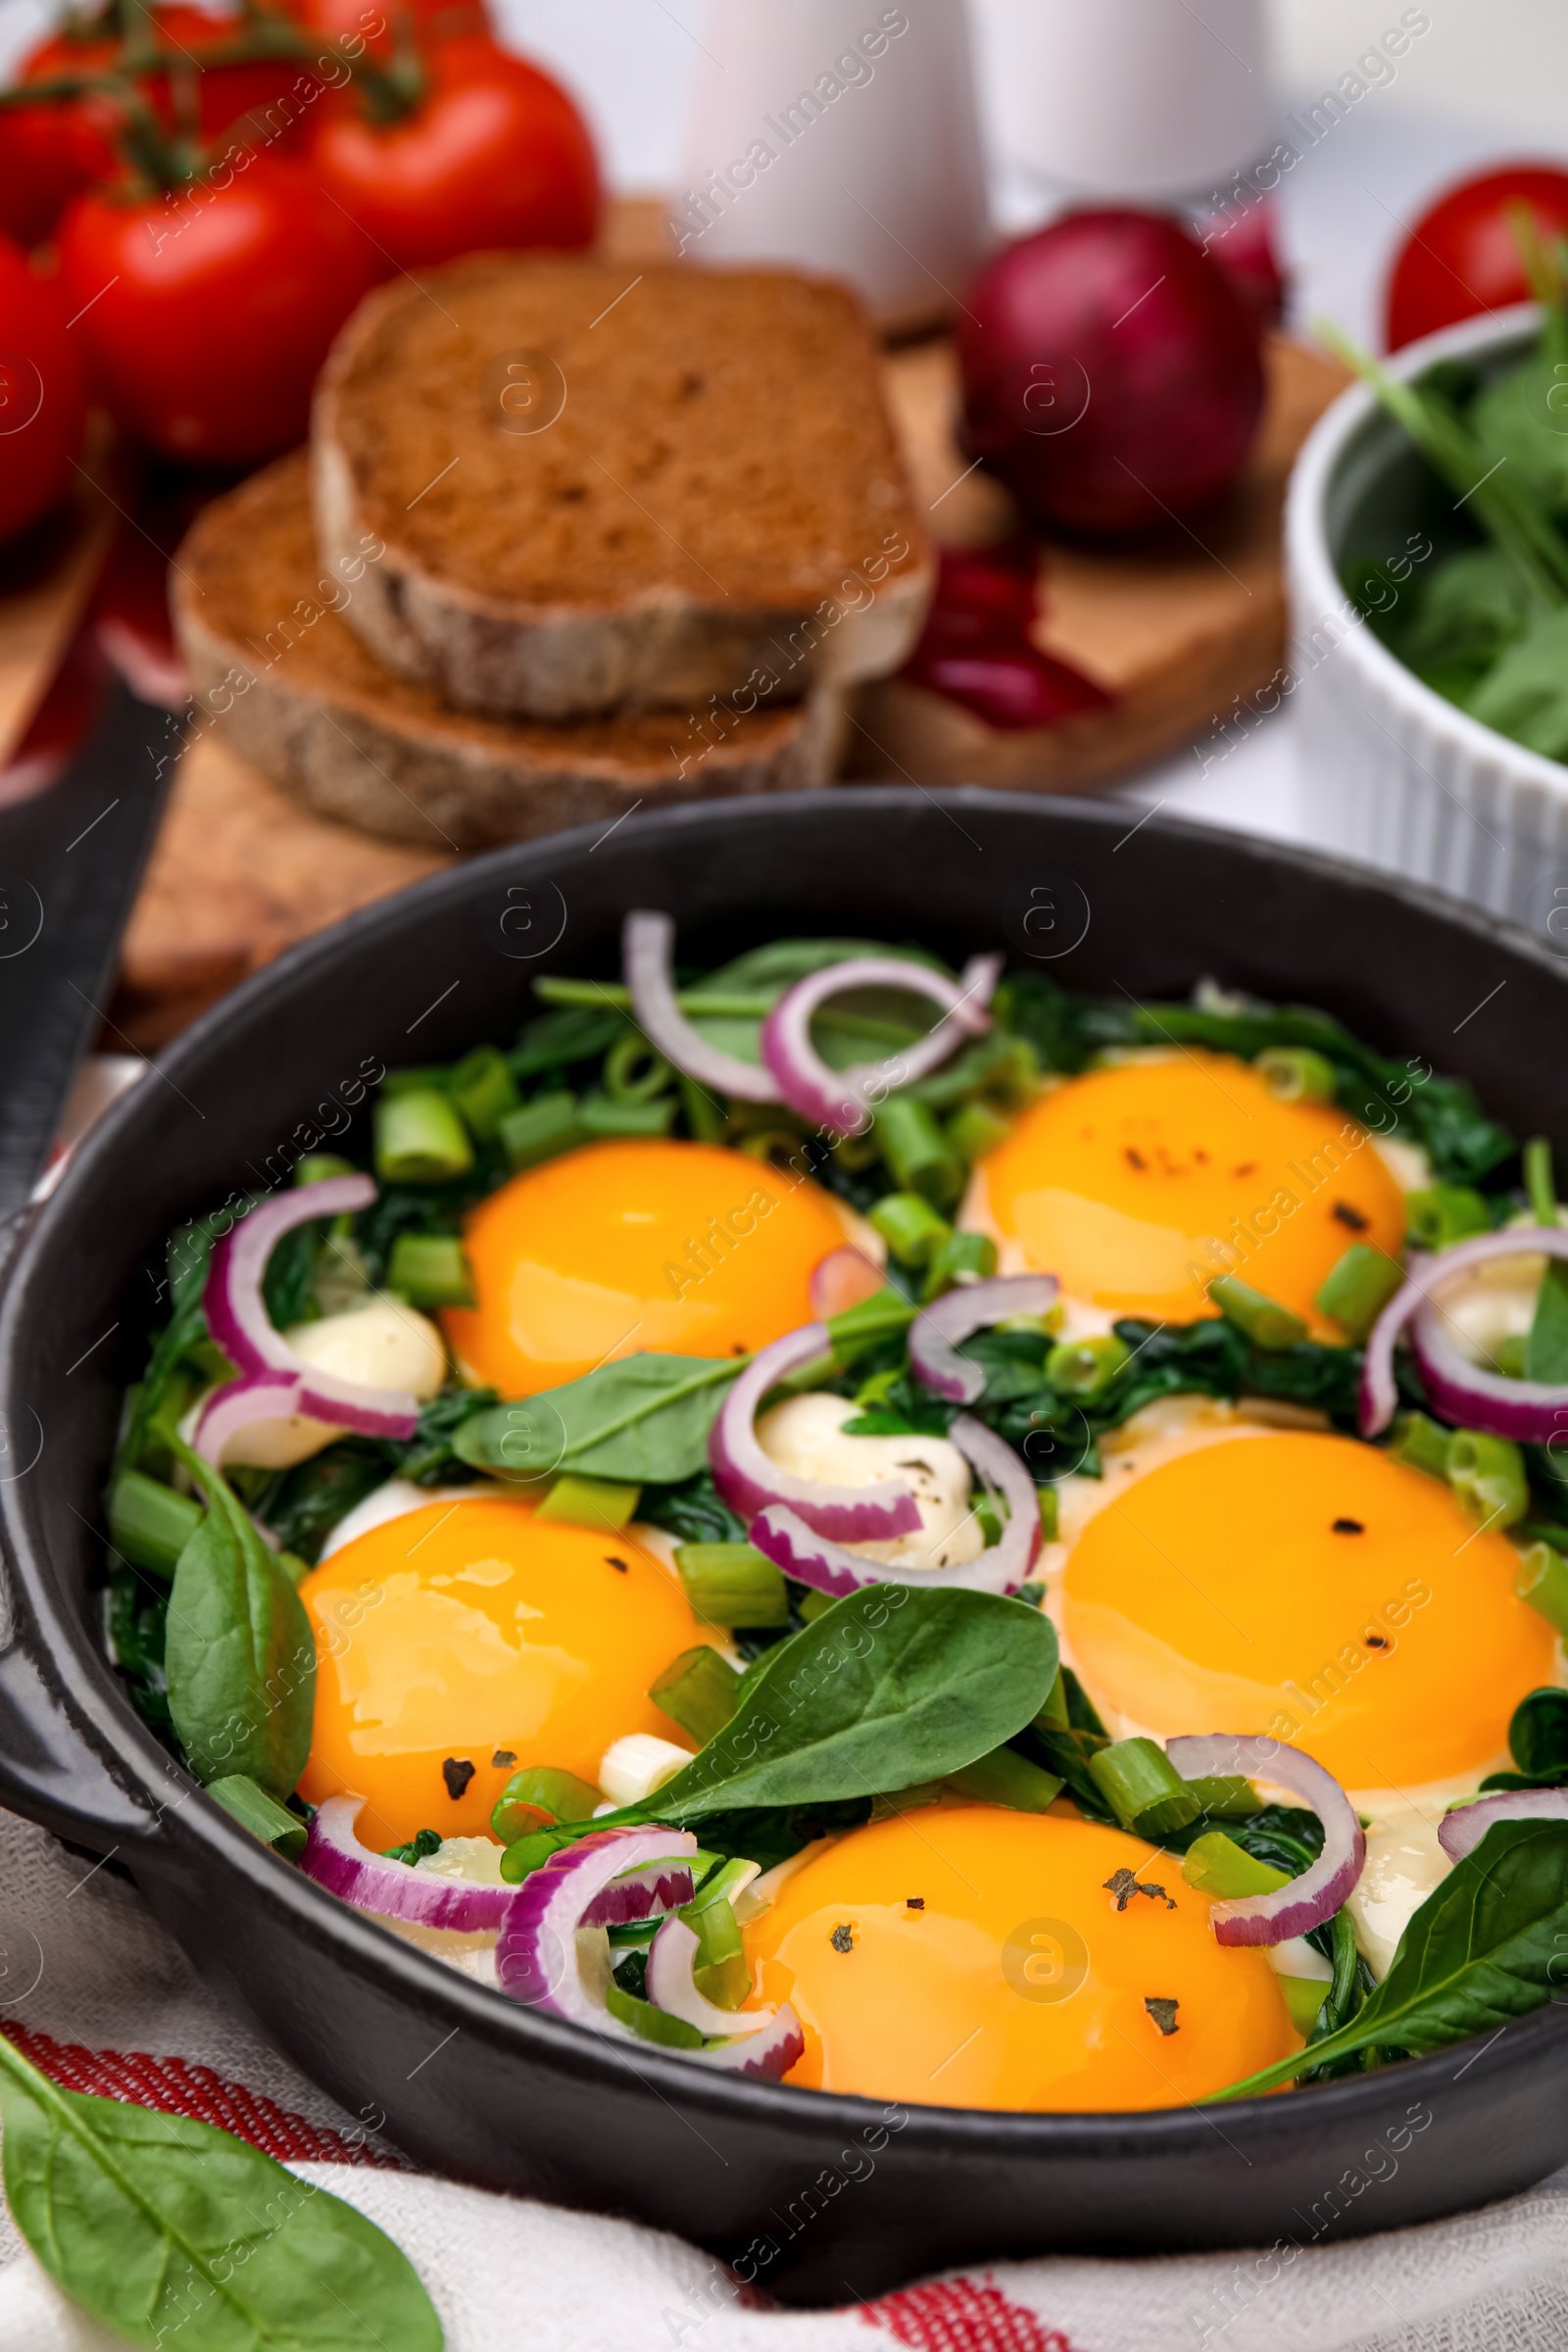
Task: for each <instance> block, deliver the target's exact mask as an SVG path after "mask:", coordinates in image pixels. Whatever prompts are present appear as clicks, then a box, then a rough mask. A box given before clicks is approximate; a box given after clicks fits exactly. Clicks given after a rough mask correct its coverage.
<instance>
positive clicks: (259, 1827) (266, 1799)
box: [207, 1772, 309, 1862]
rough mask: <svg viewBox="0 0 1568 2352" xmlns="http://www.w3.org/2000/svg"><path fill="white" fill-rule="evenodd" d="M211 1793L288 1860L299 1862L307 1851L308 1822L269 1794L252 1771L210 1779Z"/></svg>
mask: <svg viewBox="0 0 1568 2352" xmlns="http://www.w3.org/2000/svg"><path fill="white" fill-rule="evenodd" d="M207 1793H208V1795H209V1796H210V1797H212V1798H213V1799H214V1801H215V1802H216V1803H218V1804H220V1805H221V1806H222V1808H223V1811H224V1812H225V1813H231V1814H232V1815H233V1816H234V1819H235V1820H236V1821H237V1822H238V1823H239V1825H240V1827H241V1829H246V1830H249V1832H250V1834H251V1836H252V1837H253V1838H260V1839H261V1841H262V1843H263V1844H264V1845H270V1846H272V1847H274V1848H275V1849H276V1851H277V1852H278V1853H280V1854H281V1855H282V1856H283V1857H284V1859H285V1861H289V1862H297V1861H298V1860H299V1858H300V1856H301V1854H303V1853H304V1851H305V1840H306V1838H307V1836H308V1835H309V1833H308V1831H307V1829H306V1826H305V1824H304V1822H303V1821H301V1819H300V1817H299V1815H298V1814H297V1813H291V1812H290V1811H289V1810H288V1807H287V1806H286V1805H280V1804H279V1803H278V1802H277V1799H276V1798H275V1797H271V1796H269V1795H268V1793H267V1790H266V1789H262V1788H259V1787H258V1786H257V1784H256V1782H255V1781H253V1780H252V1779H251V1778H250V1776H249V1774H247V1773H243V1772H232V1773H225V1774H224V1776H223V1778H222V1779H221V1781H209V1782H208V1784H207Z"/></svg>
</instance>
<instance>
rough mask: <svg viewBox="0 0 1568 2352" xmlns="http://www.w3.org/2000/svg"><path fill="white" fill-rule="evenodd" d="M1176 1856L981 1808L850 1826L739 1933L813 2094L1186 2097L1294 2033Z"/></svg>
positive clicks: (1255, 2062)
mask: <svg viewBox="0 0 1568 2352" xmlns="http://www.w3.org/2000/svg"><path fill="white" fill-rule="evenodd" d="M1208 1914H1209V1898H1208V1897H1207V1896H1206V1895H1204V1894H1200V1893H1198V1892H1197V1891H1196V1890H1195V1889H1194V1888H1193V1887H1189V1886H1188V1885H1187V1883H1186V1881H1185V1880H1184V1879H1183V1877H1182V1874H1181V1866H1180V1863H1179V1862H1176V1861H1173V1860H1172V1859H1171V1857H1170V1856H1169V1855H1162V1854H1156V1853H1155V1852H1154V1851H1153V1849H1152V1847H1150V1846H1148V1845H1146V1844H1145V1843H1144V1842H1143V1841H1142V1840H1141V1839H1139V1838H1128V1837H1124V1836H1123V1834H1122V1833H1121V1831H1119V1830H1110V1829H1103V1828H1101V1827H1100V1826H1099V1825H1098V1824H1096V1823H1093V1822H1085V1821H1074V1820H1067V1819H1064V1818H1057V1817H1056V1816H1054V1815H1049V1814H1028V1813H1011V1812H1005V1811H1004V1810H1003V1809H1001V1808H1000V1807H997V1806H991V1805H963V1806H952V1807H949V1806H938V1807H935V1808H927V1809H924V1810H922V1811H921V1812H919V1813H918V1814H914V1815H910V1816H907V1817H906V1818H905V1819H902V1820H897V1821H886V1822H881V1823H879V1824H876V1825H875V1826H873V1827H871V1828H868V1829H863V1830H857V1831H855V1832H853V1833H852V1835H851V1836H850V1837H848V1838H842V1839H841V1840H840V1841H839V1842H838V1843H837V1844H835V1845H832V1846H830V1847H828V1848H827V1849H826V1850H825V1851H824V1852H822V1853H820V1854H818V1855H817V1856H816V1857H815V1858H814V1859H813V1860H812V1861H810V1862H808V1863H806V1864H805V1865H804V1866H803V1867H802V1868H801V1869H800V1870H798V1871H797V1872H796V1873H795V1874H794V1876H793V1877H791V1878H789V1879H787V1880H786V1881H785V1882H784V1885H783V1887H781V1889H780V1891H779V1894H778V1896H777V1898H776V1899H775V1901H774V1902H773V1904H772V1905H771V1907H770V1908H769V1909H768V1910H767V1911H765V1912H763V1913H762V1915H761V1917H760V1919H758V1920H757V1921H756V1922H755V1923H754V1924H753V1925H752V1926H750V1927H749V1928H747V1930H746V1931H745V1941H746V1950H747V1956H748V1958H749V1960H750V1962H751V1964H752V1969H753V1974H754V1978H755V1979H756V1981H757V1995H758V1997H760V1999H762V2000H765V2001H786V2000H787V2001H789V2002H791V2003H793V2005H794V2007H795V2010H796V2012H797V2014H798V2016H799V2017H800V2020H801V2024H802V2027H803V2028H804V2030H805V2034H806V2052H805V2055H804V2056H803V2057H802V2058H801V2059H800V2061H799V2062H798V2063H797V2065H796V2066H795V2067H794V2069H793V2070H792V2072H791V2074H790V2075H789V2078H788V2080H789V2081H790V2082H796V2083H801V2084H805V2085H807V2086H809V2087H810V2088H812V2089H820V2090H840V2091H858V2092H859V2093H861V2094H862V2095H864V2096H866V2097H868V2098H877V2099H906V2100H910V2101H918V2102H920V2103H922V2104H924V2105H927V2106H937V2107H998V2108H1010V2109H1047V2110H1049V2109H1053V2108H1055V2109H1069V2110H1073V2111H1077V2112H1094V2111H1097V2110H1107V2109H1116V2108H1132V2107H1174V2106H1177V2105H1179V2104H1180V2103H1181V2102H1183V2101H1184V2100H1187V2099H1194V2098H1199V2097H1201V2095H1202V2094H1203V2093H1204V2092H1205V2091H1211V2090H1219V2089H1222V2088H1223V2087H1224V2085H1225V2084H1226V2083H1227V2082H1236V2081H1238V2080H1239V2079H1240V2078H1241V2077H1242V2076H1244V2075H1248V2074H1250V2073H1252V2072H1253V2071H1254V2070H1255V2069H1257V2068H1259V2067H1263V2066H1268V2065H1270V2064H1272V2062H1273V2061H1274V2060H1275V2059H1277V2058H1284V2057H1287V2056H1289V2054H1290V2053H1291V2051H1292V2050H1294V2049H1296V2048H1298V2047H1299V2041H1298V2037H1297V2035H1296V2034H1295V2033H1294V2031H1293V2029H1292V2026H1291V2022H1290V2018H1289V2015H1288V2014H1287V2011H1286V2007H1285V2002H1284V1998H1283V1996H1282V1994H1281V1992H1280V1988H1279V1981H1278V1979H1277V1978H1276V1976H1275V1974H1274V1972H1273V1970H1272V1969H1271V1968H1270V1966H1269V1964H1268V1961H1267V1959H1266V1957H1265V1956H1264V1954H1263V1953H1262V1952H1261V1951H1250V1950H1244V1949H1231V1950H1226V1949H1223V1948H1222V1947H1221V1946H1220V1945H1219V1944H1217V1943H1216V1942H1215V1940H1214V1936H1213V1933H1212V1931H1211V1929H1210V1927H1209V1922H1208Z"/></svg>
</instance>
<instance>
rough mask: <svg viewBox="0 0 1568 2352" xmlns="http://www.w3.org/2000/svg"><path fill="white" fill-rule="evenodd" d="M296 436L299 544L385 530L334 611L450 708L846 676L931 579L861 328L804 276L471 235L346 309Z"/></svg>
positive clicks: (646, 696)
mask: <svg viewBox="0 0 1568 2352" xmlns="http://www.w3.org/2000/svg"><path fill="white" fill-rule="evenodd" d="M523 428H527V429H523ZM312 455H313V490H314V498H315V506H316V524H317V534H318V539H319V546H320V551H321V556H322V559H323V561H325V562H327V563H331V562H334V561H335V560H336V559H337V558H338V557H339V556H342V555H345V554H350V553H352V552H353V551H355V550H357V549H358V547H359V545H360V543H361V540H362V539H363V538H364V537H365V535H366V534H367V533H369V534H372V535H373V536H375V537H377V538H379V539H381V540H383V541H384V542H385V545H386V555H385V557H384V559H383V560H382V561H381V563H380V564H377V566H376V568H375V571H374V573H373V575H368V577H367V579H366V581H365V582H364V585H363V590H362V593H361V594H360V595H358V596H357V597H356V599H355V602H354V604H353V605H352V606H351V608H350V621H351V625H352V626H353V627H354V628H356V629H357V630H358V631H359V633H360V635H361V636H362V637H363V638H364V639H365V641H366V643H367V644H368V646H369V647H370V648H371V650H372V651H373V652H374V653H376V654H377V655H378V656H379V657H380V659H381V660H382V661H383V662H386V663H387V664H388V666H389V667H391V668H394V669H398V670H401V671H402V672H403V673H404V674H405V675H406V676H409V677H416V678H420V679H423V680H425V681H427V682H428V683H429V684H431V685H433V686H434V687H435V688H436V689H437V691H438V692H439V693H441V694H442V695H443V696H444V697H445V699H446V700H447V701H448V702H450V703H453V704H456V705H459V706H461V707H462V708H463V709H466V710H472V711H487V712H489V713H491V714H492V715H498V714H511V713H515V712H521V711H526V712H528V713H530V714H531V715H533V716H536V717H545V718H570V717H583V716H587V715H589V714H591V713H593V712H598V711H610V710H617V709H640V708H641V709H645V708H648V707H650V706H652V705H658V704H663V705H669V704H674V703H682V702H687V701H693V702H700V701H702V700H703V698H704V697H706V696H708V695H710V694H719V695H730V694H732V693H734V692H735V691H736V690H737V689H740V688H742V687H744V686H745V684H746V682H747V681H748V680H749V679H750V680H754V681H755V682H757V683H759V684H760V681H761V680H762V679H763V678H770V679H772V680H773V681H774V684H773V687H772V691H773V692H774V693H779V692H787V693H791V694H800V693H803V692H804V691H806V689H807V688H808V687H809V686H813V685H816V684H819V683H827V682H832V683H836V684H840V685H848V684H852V683H855V682H857V681H859V680H861V679H865V678H869V677H880V676H883V675H884V674H886V673H887V672H888V671H890V670H894V669H897V668H898V667H899V666H900V664H901V663H902V662H903V661H904V659H905V657H906V655H907V653H908V651H909V649H910V647H911V645H912V644H913V642H914V639H915V637H916V636H917V635H918V633H919V629H920V625H921V622H922V620H923V618H924V614H925V609H926V606H927V604H928V602H929V600H930V594H931V587H932V582H933V578H934V569H933V561H932V556H931V550H930V546H929V543H928V541H927V538H926V534H925V531H924V528H923V525H922V521H921V518H920V515H919V513H918V511H917V509H916V508H915V506H914V504H913V502H912V500H911V498H910V494H909V489H908V485H907V481H906V478H905V474H904V468H903V465H902V463H901V460H900V458H899V455H898V451H897V448H896V444H895V441H894V437H893V430H892V426H891V424H890V422H889V418H888V414H887V411H886V408H885V407H884V404H883V399H882V391H881V385H880V381H879V376H878V352H877V346H876V344H875V341H874V339H873V336H872V333H871V329H870V326H869V324H868V322H867V319H866V317H865V314H864V312H863V310H862V309H861V307H860V305H859V303H858V300H857V298H856V297H855V296H854V295H853V294H852V293H851V292H850V291H849V289H848V288H846V287H844V286H840V285H837V284H834V283H832V282H830V281H828V280H825V279H813V278H808V277H802V276H799V275H795V274H792V273H790V272H787V271H783V270H777V271H774V270H769V271H762V270H737V271H722V270H682V269H680V268H677V267H673V266H662V267H661V266H659V265H650V266H649V267H647V268H646V269H644V270H642V271H641V272H640V274H633V272H632V270H630V269H629V268H628V267H625V266H622V265H618V264H616V265H606V264H604V263H599V262H591V261H573V260H563V259H558V258H555V257H549V256H545V257H540V256H525V255H516V254H472V255H470V256H468V257H467V258H466V260H464V261H460V262H455V263H453V264H451V265H450V266H449V267H448V268H446V269H442V270H431V271H426V272H425V275H424V277H423V279H422V280H421V282H420V283H419V284H418V285H416V284H414V283H413V282H412V281H411V280H409V279H407V278H403V279H400V280H398V281H397V282H395V283H394V284H391V285H388V286H385V287H382V288H381V289H379V290H378V291H377V292H376V293H373V294H371V295H370V296H369V297H368V299H367V300H366V301H365V302H364V303H363V304H362V305H361V307H360V309H359V310H358V311H357V312H356V313H355V315H354V317H353V318H352V319H350V321H349V323H348V324H347V326H346V327H345V328H344V329H343V331H342V333H341V334H340V335H339V336H338V339H337V342H336V343H335V345H334V346H333V349H332V352H331V355H330V357H329V358H328V360H327V364H326V367H325V368H324V369H323V371H322V374H321V378H320V381H319V386H318V390H317V397H316V409H315V415H314V418H313V425H312Z"/></svg>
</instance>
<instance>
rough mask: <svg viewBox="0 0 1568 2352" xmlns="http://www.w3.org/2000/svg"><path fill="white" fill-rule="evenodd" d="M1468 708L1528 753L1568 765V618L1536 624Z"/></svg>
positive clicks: (1556, 616) (1547, 617) (1555, 616)
mask: <svg viewBox="0 0 1568 2352" xmlns="http://www.w3.org/2000/svg"><path fill="white" fill-rule="evenodd" d="M1464 707H1465V709H1466V710H1467V711H1469V713H1470V715H1471V717H1472V718H1479V719H1480V720H1481V722H1482V724H1483V726H1488V727H1495V728H1496V730H1497V733H1498V734H1499V735H1506V736H1508V737H1509V739H1510V740H1511V741H1512V742H1514V743H1522V744H1523V745H1524V747H1525V749H1526V751H1527V752H1541V753H1543V754H1544V756H1545V758H1546V759H1548V760H1568V612H1557V613H1544V614H1543V615H1542V616H1541V617H1540V618H1539V619H1537V620H1535V621H1533V622H1532V624H1531V626H1530V627H1529V629H1527V630H1526V632H1525V634H1524V635H1523V636H1522V637H1521V638H1519V639H1518V640H1517V642H1516V643H1515V644H1513V645H1510V646H1508V647H1506V648H1505V649H1504V651H1503V652H1502V653H1501V654H1500V655H1499V656H1498V658H1497V660H1496V662H1495V663H1494V664H1493V666H1492V668H1491V669H1490V670H1489V671H1488V672H1487V675H1486V676H1485V678H1483V679H1482V681H1481V683H1480V685H1479V686H1477V687H1475V688H1474V689H1473V691H1472V692H1471V693H1470V694H1469V695H1468V696H1466V698H1465V705H1464Z"/></svg>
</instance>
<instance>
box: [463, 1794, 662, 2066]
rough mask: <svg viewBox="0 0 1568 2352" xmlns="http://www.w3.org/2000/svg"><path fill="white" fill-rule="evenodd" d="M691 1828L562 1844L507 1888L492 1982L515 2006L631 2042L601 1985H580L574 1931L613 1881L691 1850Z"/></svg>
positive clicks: (586, 1923)
mask: <svg viewBox="0 0 1568 2352" xmlns="http://www.w3.org/2000/svg"><path fill="white" fill-rule="evenodd" d="M697 1850H698V1848H697V1840H696V1838H694V1837H693V1836H692V1834H691V1832H690V1830H660V1829H650V1830H629V1829H628V1830H596V1831H594V1832H592V1833H591V1834H590V1836H588V1837H586V1838H578V1840H577V1842H576V1843H575V1844H574V1845H567V1846H563V1848H562V1849H561V1851H560V1853H557V1854H552V1855H551V1857H550V1859H549V1861H548V1862H542V1863H541V1864H540V1866H539V1868H538V1869H537V1870H533V1871H530V1872H529V1874H528V1876H527V1877H526V1878H525V1879H524V1880H523V1882H522V1884H521V1885H520V1886H519V1887H515V1888H513V1889H512V1892H513V1894H514V1897H515V1900H514V1902H513V1906H512V1910H511V1912H510V1913H509V1915H508V1918H507V1922H506V1925H505V1927H504V1929H503V1930H502V1934H501V1939H500V1941H499V1943H498V1944H497V1945H496V1982H497V1983H498V1985H500V1987H501V1990H502V1991H503V1992H504V1993H506V1994H507V1995H508V1997H509V1998H510V1999H512V2000H514V2001H524V2002H526V2003H527V2004H528V2006H529V2007H530V2008H534V2009H544V2010H546V2011H548V2012H549V2014H550V2015H551V2016H552V2017H565V2018H569V2019H570V2020H571V2022H572V2023H573V2024H574V2025H578V2026H590V2027H592V2028H593V2030H594V2031H595V2032H596V2033H599V2034H614V2035H616V2036H617V2037H619V2038H622V2039H626V2040H630V2039H633V2038H635V2037H634V2036H633V2035H632V2034H630V2033H629V2031H628V2029H627V2028H625V2027H624V2026H621V2025H619V2024H617V2022H616V2020H615V2019H614V2018H613V2017H612V2016H611V2015H610V2013H609V2011H608V2010H607V2009H606V2007H605V2002H604V1988H603V1986H597V1987H595V1986H590V1985H587V1984H585V1983H584V1981H583V1974H582V1968H581V1964H580V1958H579V1952H578V1946H577V1933H578V1930H579V1929H581V1928H585V1927H591V1926H592V1925H593V1924H594V1923H593V1922H591V1921H590V1920H589V1918H588V1914H589V1912H590V1911H591V1910H592V1909H593V1908H594V1907H595V1904H596V1902H597V1901H598V1899H599V1898H600V1897H601V1896H603V1895H604V1894H605V1893H606V1891H607V1889H608V1888H609V1887H610V1886H611V1884H612V1882H613V1881H614V1880H616V1879H619V1878H622V1877H624V1876H626V1874H627V1873H629V1872H630V1871H633V1870H636V1871H647V1870H657V1869H659V1868H660V1867H663V1868H664V1869H666V1870H667V1869H668V1868H670V1867H671V1866H672V1865H674V1864H675V1863H677V1862H680V1861H684V1860H686V1859H687V1857H689V1856H690V1855H692V1854H695V1853H696V1852H697Z"/></svg>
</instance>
